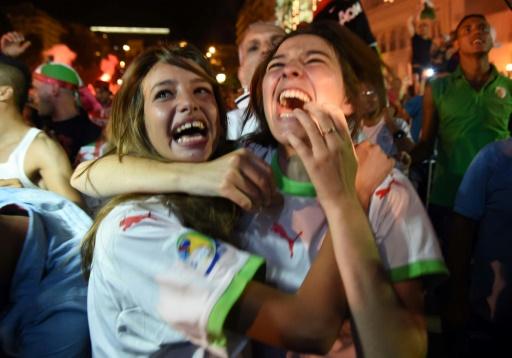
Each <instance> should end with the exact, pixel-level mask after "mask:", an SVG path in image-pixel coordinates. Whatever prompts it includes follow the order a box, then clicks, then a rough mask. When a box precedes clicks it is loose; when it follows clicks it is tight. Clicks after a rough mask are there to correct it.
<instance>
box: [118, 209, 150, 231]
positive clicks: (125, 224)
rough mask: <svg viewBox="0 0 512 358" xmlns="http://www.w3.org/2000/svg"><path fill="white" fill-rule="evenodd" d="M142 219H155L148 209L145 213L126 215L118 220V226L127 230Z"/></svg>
mask: <svg viewBox="0 0 512 358" xmlns="http://www.w3.org/2000/svg"><path fill="white" fill-rule="evenodd" d="M144 219H152V220H155V219H154V218H153V217H152V216H151V211H148V213H147V214H146V215H132V216H126V217H125V218H124V219H123V220H121V221H120V222H119V227H120V228H122V229H123V231H126V230H128V229H129V228H130V227H132V226H133V225H136V224H138V223H140V222H141V221H142V220H144Z"/></svg>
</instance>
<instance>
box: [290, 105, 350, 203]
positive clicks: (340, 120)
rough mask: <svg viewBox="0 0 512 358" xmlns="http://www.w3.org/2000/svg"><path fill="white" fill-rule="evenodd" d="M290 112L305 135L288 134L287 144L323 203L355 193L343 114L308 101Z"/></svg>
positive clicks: (336, 108) (348, 196)
mask: <svg viewBox="0 0 512 358" xmlns="http://www.w3.org/2000/svg"><path fill="white" fill-rule="evenodd" d="M293 114H294V115H295V116H296V118H297V120H298V121H299V122H300V124H301V125H302V126H303V127H304V129H305V132H306V133H307V137H306V138H304V139H299V138H298V137H297V136H295V135H294V133H289V134H288V139H289V142H290V145H292V147H293V148H294V149H295V151H296V152H297V154H298V155H299V157H300V158H301V160H302V162H303V164H304V166H305V168H306V170H307V172H308V175H309V177H310V179H311V181H312V182H313V185H314V186H315V189H316V192H317V198H318V200H319V201H320V203H321V204H322V205H327V204H331V203H333V204H334V205H337V204H336V203H339V201H340V200H343V199H344V198H349V199H354V197H355V196H356V189H355V178H356V172H357V159H356V156H355V153H354V147H353V145H352V140H351V138H350V133H349V130H348V125H347V121H346V119H345V115H344V114H343V112H342V110H341V109H340V108H339V107H336V106H333V105H328V104H324V105H318V104H314V103H308V104H306V105H305V106H304V110H300V109H295V110H294V111H293Z"/></svg>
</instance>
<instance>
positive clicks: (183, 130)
mask: <svg viewBox="0 0 512 358" xmlns="http://www.w3.org/2000/svg"><path fill="white" fill-rule="evenodd" d="M207 134H208V130H207V128H206V125H205V124H204V123H203V122H201V121H197V120H195V121H192V122H186V123H183V124H180V125H179V126H178V127H177V128H176V129H174V131H173V134H172V139H173V140H174V141H176V142H177V143H179V144H186V143H193V142H197V141H201V140H203V139H205V138H206V136H207Z"/></svg>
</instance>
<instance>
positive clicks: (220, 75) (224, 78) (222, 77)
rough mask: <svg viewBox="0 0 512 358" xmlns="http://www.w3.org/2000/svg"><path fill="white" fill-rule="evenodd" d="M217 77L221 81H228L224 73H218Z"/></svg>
mask: <svg viewBox="0 0 512 358" xmlns="http://www.w3.org/2000/svg"><path fill="white" fill-rule="evenodd" d="M215 79H216V80H217V82H219V83H224V82H226V75H225V74H224V73H217V76H215Z"/></svg>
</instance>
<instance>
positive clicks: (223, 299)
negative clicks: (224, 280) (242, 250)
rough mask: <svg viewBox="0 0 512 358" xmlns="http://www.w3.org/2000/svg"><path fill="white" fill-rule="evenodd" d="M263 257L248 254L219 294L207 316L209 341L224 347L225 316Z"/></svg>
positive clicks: (262, 261)
mask: <svg viewBox="0 0 512 358" xmlns="http://www.w3.org/2000/svg"><path fill="white" fill-rule="evenodd" d="M264 262H265V261H264V260H263V258H261V257H259V256H250V257H249V259H248V260H247V262H246V263H245V265H244V266H243V267H242V268H241V269H240V271H238V273H237V274H236V275H235V276H234V277H233V279H232V280H231V283H230V284H229V286H228V287H227V288H226V291H224V293H223V294H222V296H220V298H219V299H218V300H217V302H216V303H215V305H214V306H213V309H212V311H211V312H210V317H209V318H208V324H207V326H206V330H207V332H208V336H209V339H210V343H211V344H212V345H214V346H218V347H226V345H227V342H226V337H225V335H224V323H225V321H226V318H227V316H228V314H229V311H231V308H233V306H234V304H235V302H236V301H237V300H238V298H239V297H240V295H241V294H242V292H244V290H245V287H246V286H247V284H248V283H249V282H250V281H251V280H252V279H253V277H254V275H255V274H256V272H257V271H258V269H259V268H260V267H261V266H262V265H263V264H264Z"/></svg>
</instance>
